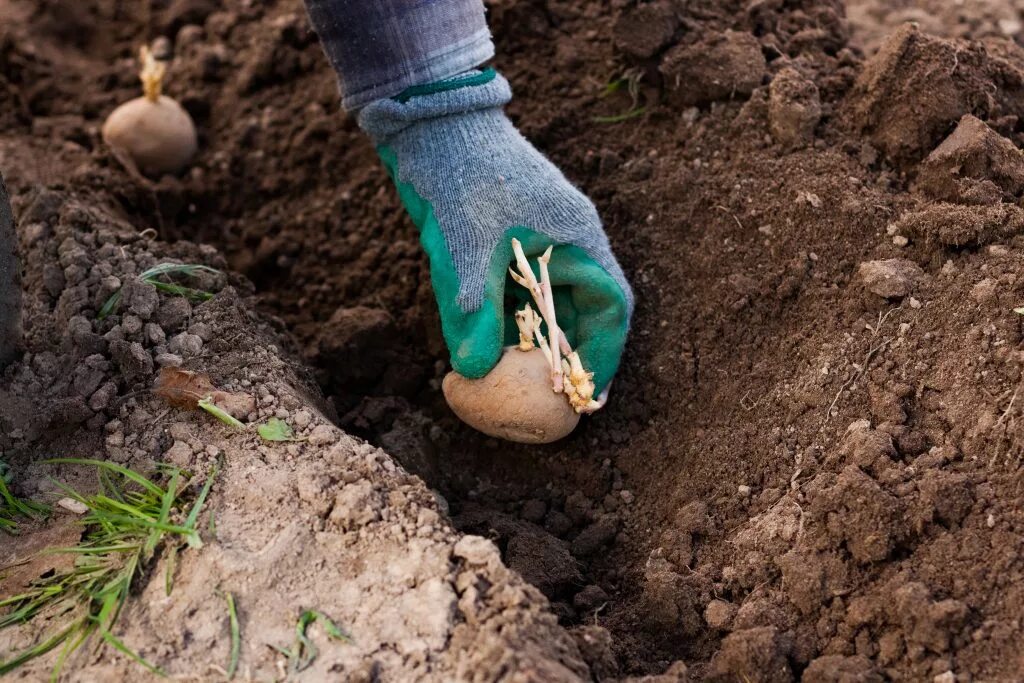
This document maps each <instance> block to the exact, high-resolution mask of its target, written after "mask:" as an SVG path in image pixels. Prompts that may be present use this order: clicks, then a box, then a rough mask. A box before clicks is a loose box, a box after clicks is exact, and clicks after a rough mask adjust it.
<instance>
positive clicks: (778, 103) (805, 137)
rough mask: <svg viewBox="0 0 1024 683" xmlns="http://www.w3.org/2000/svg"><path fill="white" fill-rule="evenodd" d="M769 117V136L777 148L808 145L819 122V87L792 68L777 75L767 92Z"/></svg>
mask: <svg viewBox="0 0 1024 683" xmlns="http://www.w3.org/2000/svg"><path fill="white" fill-rule="evenodd" d="M768 117H769V122H770V123H769V125H770V127H771V131H772V136H773V137H774V138H775V141H776V142H778V143H779V144H781V145H783V146H784V147H796V146H800V145H806V144H809V143H810V142H811V141H812V140H813V138H814V128H815V127H816V126H817V125H818V122H819V121H820V120H821V98H820V96H819V93H818V86H816V85H815V84H814V81H812V80H811V79H809V78H806V77H804V76H803V74H801V73H800V72H799V71H798V70H796V69H794V68H791V67H790V68H785V69H783V70H781V71H779V73H777V74H775V77H774V78H773V79H772V82H771V85H770V87H769V88H768Z"/></svg>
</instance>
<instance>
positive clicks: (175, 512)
mask: <svg viewBox="0 0 1024 683" xmlns="http://www.w3.org/2000/svg"><path fill="white" fill-rule="evenodd" d="M46 462H48V463H51V464H71V465H85V466H92V467H95V468H97V472H98V475H99V480H100V492H99V493H97V494H95V495H82V494H80V493H78V492H76V491H74V490H73V489H70V488H68V487H66V486H61V488H62V489H64V491H65V492H67V494H68V495H69V496H71V497H72V498H74V499H75V500H78V501H80V502H81V503H83V504H85V506H86V507H87V508H88V512H87V513H86V514H85V515H84V516H83V517H82V518H81V519H80V520H79V521H80V523H81V524H82V525H83V526H84V530H83V533H82V539H81V541H79V543H78V544H77V545H75V546H73V547H69V548H55V549H51V550H49V552H54V553H67V554H71V555H74V556H75V562H74V565H73V567H72V568H71V569H69V570H65V571H62V572H57V573H55V574H53V575H50V576H45V577H43V578H41V579H38V580H37V581H35V582H33V584H32V585H31V586H30V587H29V589H28V590H26V591H25V592H23V593H21V594H18V595H14V596H11V597H9V598H6V599H4V600H0V609H4V608H6V610H7V612H6V614H4V615H3V616H0V629H3V628H7V627H10V626H15V625H18V624H24V623H27V622H29V621H31V620H32V619H33V618H34V617H36V616H37V615H40V614H42V613H44V612H45V613H48V614H51V615H64V614H69V613H70V614H71V615H72V616H71V618H70V621H66V622H65V623H64V624H63V625H62V626H61V627H60V628H59V629H58V630H57V632H56V633H54V634H53V635H49V636H47V637H45V638H44V639H43V640H42V641H40V642H39V643H37V644H36V645H34V646H32V647H30V648H28V649H27V650H25V651H23V652H21V653H19V654H17V655H15V656H14V657H13V658H12V659H9V660H7V661H3V662H0V676H2V675H4V674H7V673H10V672H11V671H13V670H14V669H16V668H18V667H19V666H21V665H22V664H24V663H26V662H28V661H30V660H32V659H35V658H36V657H39V656H42V655H44V654H46V653H47V652H50V651H51V650H53V649H54V648H56V647H59V646H63V648H62V650H61V653H60V656H59V657H58V658H57V662H56V664H55V665H54V668H53V671H52V675H51V680H57V678H59V676H60V672H61V669H62V668H63V666H64V662H65V661H66V660H67V658H68V657H69V656H70V655H71V654H72V653H73V652H75V651H76V650H77V649H78V648H79V647H81V646H82V645H83V644H84V643H85V642H86V641H87V640H88V639H89V638H90V637H92V636H94V635H95V636H98V637H99V638H100V640H101V641H102V642H103V643H105V644H107V645H109V646H110V647H113V648H114V649H115V650H117V651H119V652H121V653H123V654H125V655H126V656H128V657H130V658H131V659H133V660H134V661H136V662H137V663H139V664H141V665H142V666H144V667H146V668H147V669H148V670H149V671H151V672H153V673H156V674H160V675H162V674H163V672H162V671H161V670H160V668H159V667H157V666H155V665H153V664H151V663H150V662H148V661H146V660H145V659H144V658H143V657H141V656H140V655H139V654H137V653H136V652H134V651H132V650H131V649H130V648H129V647H128V646H127V645H125V644H124V643H123V642H122V641H121V640H120V639H118V638H117V637H116V636H115V635H114V634H113V629H114V627H115V625H116V624H117V620H118V617H119V616H120V614H121V611H122V609H123V607H124V605H125V602H126V601H127V599H128V596H129V593H130V591H131V586H132V582H133V581H134V580H135V579H136V578H137V577H138V576H140V575H141V574H143V573H144V571H145V569H146V568H147V566H148V564H149V563H150V561H151V560H152V558H153V556H154V554H155V552H156V550H157V549H158V548H160V547H163V546H165V547H167V548H168V549H169V551H170V552H173V553H175V554H176V553H177V551H178V549H179V547H180V546H182V545H184V544H188V545H189V546H190V547H201V546H202V541H201V540H200V538H199V533H198V531H197V530H196V520H197V519H198V517H199V509H200V508H201V507H202V505H203V503H204V502H205V500H206V497H207V495H208V494H209V492H210V487H211V486H212V485H213V479H214V477H215V476H216V474H217V468H214V469H213V470H212V471H211V472H210V474H209V475H208V476H207V479H206V483H205V484H204V486H203V488H202V490H201V491H200V493H199V495H198V496H195V497H194V499H193V498H192V496H190V495H187V491H188V483H189V480H190V479H191V477H190V475H189V474H187V473H186V472H184V471H183V470H180V469H177V468H174V467H169V466H163V467H162V469H161V474H160V475H159V478H160V479H162V480H163V479H166V482H167V483H166V484H160V483H157V481H153V480H150V479H148V478H146V477H144V476H143V475H141V474H139V473H137V472H134V471H132V470H129V469H128V468H125V467H121V466H120V465H116V464H114V463H108V462H104V461H102V460H88V459H79V458H56V459H53V460H48V461H46ZM169 564H170V563H169ZM170 571H173V570H172V569H171V568H170V567H169V574H168V578H167V581H168V584H167V586H168V590H169V589H170Z"/></svg>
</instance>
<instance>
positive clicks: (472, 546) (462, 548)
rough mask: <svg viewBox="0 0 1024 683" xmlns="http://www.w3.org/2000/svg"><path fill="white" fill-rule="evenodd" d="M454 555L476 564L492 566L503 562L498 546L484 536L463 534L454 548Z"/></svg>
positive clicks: (468, 562)
mask: <svg viewBox="0 0 1024 683" xmlns="http://www.w3.org/2000/svg"><path fill="white" fill-rule="evenodd" d="M452 555H454V556H455V557H458V558H461V559H463V560H465V561H466V563H467V564H470V565H476V566H491V565H497V564H498V563H500V562H501V556H500V555H499V554H498V548H497V546H495V545H494V543H492V542H491V541H489V540H487V539H486V538H484V537H482V536H463V537H462V538H460V539H459V541H458V542H457V543H456V544H455V547H454V548H452Z"/></svg>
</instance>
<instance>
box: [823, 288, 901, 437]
mask: <svg viewBox="0 0 1024 683" xmlns="http://www.w3.org/2000/svg"><path fill="white" fill-rule="evenodd" d="M902 309H903V307H902V306H897V307H895V308H890V309H889V310H888V311H886V312H885V315H882V314H881V313H879V314H878V322H877V323H876V324H875V326H874V327H871V326H870V325H868V329H869V330H871V338H872V339H874V338H875V337H877V336H878V333H879V332H881V330H882V325H884V324H885V321H886V320H888V319H889V316H890V315H892V314H893V313H895V312H896V311H900V310H902ZM891 341H892V338H891V337H890V338H887V339H883V340H882V342H881V343H879V344H878V345H876V346H873V347H871V348H869V349H868V352H867V354H866V355H865V356H864V360H863V362H862V363H861V365H860V367H859V368H857V366H856V364H855V365H854V367H855V368H857V372H856V373H855V374H854V375H853V377H851V378H850V379H848V380H846V381H845V382H844V383H843V386H841V387H839V391H837V392H836V395H835V397H834V398H833V399H832V403H830V404H829V406H828V410H826V411H825V418H824V419H823V420H822V421H821V426H820V427H818V431H819V432H820V431H821V430H822V429H824V428H825V425H826V424H828V421H829V420H830V419H831V418H832V411H833V410H834V409H835V407H836V404H837V403H838V402H839V399H840V398H841V397H842V395H843V392H844V391H846V389H847V387H849V386H851V385H852V384H854V383H855V382H856V381H857V380H859V379H860V378H861V377H863V376H864V373H866V372H867V371H868V366H870V365H871V361H872V360H874V357H875V355H876V354H877V353H878V352H879V351H881V350H882V349H884V348H885V347H886V346H888V345H889V343H890V342H891Z"/></svg>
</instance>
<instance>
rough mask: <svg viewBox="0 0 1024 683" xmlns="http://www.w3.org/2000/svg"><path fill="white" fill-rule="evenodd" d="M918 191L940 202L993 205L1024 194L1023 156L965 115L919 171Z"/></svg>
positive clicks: (1002, 138)
mask: <svg viewBox="0 0 1024 683" xmlns="http://www.w3.org/2000/svg"><path fill="white" fill-rule="evenodd" d="M916 188H917V189H918V190H919V191H921V192H923V193H925V194H926V195H928V196H929V197H931V198H932V199H935V200H938V201H946V202H956V203H960V204H983V205H993V204H999V203H1000V202H1003V201H1007V202H1014V201H1015V200H1017V199H1018V198H1019V197H1020V196H1021V194H1022V193H1024V152H1021V151H1020V150H1019V149H1017V147H1016V146H1015V145H1014V144H1013V143H1012V142H1010V141H1009V140H1007V139H1006V138H1004V137H1003V136H1002V135H1000V134H998V133H996V132H995V131H994V130H992V129H991V128H990V127H989V126H987V125H986V124H985V123H984V122H983V121H981V120H979V119H978V118H976V117H974V116H972V115H970V114H966V115H964V117H963V118H962V119H960V123H958V124H957V127H956V129H955V130H954V131H953V132H952V133H950V134H949V137H947V138H946V139H945V140H943V141H942V144H940V145H939V146H938V147H936V148H935V149H934V150H933V151H932V152H931V154H929V155H928V157H927V158H925V160H924V161H923V162H921V165H920V167H919V169H918V176H917V183H916Z"/></svg>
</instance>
